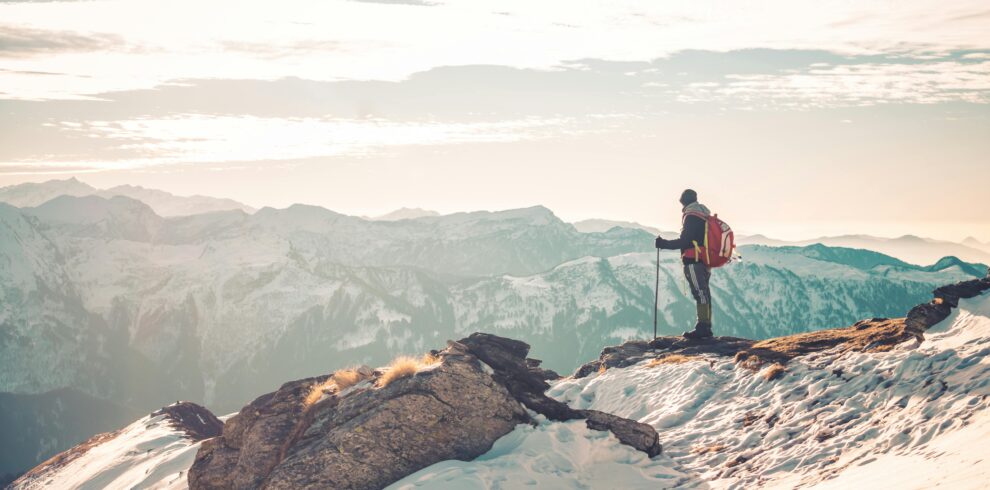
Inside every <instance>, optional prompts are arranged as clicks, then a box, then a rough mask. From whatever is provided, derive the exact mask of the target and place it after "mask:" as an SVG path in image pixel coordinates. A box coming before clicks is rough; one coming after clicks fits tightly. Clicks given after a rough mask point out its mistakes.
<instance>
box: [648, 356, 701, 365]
mask: <svg viewBox="0 0 990 490" xmlns="http://www.w3.org/2000/svg"><path fill="white" fill-rule="evenodd" d="M695 360H698V358H697V357H694V356H685V355H683V354H668V355H666V356H663V357H658V358H656V359H654V360H652V361H650V362H648V363H647V364H646V367H657V366H660V365H663V364H683V363H685V362H688V361H695Z"/></svg>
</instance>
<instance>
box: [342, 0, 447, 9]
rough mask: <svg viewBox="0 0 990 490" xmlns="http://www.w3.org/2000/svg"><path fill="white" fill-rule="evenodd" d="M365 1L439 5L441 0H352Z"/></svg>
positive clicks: (355, 0)
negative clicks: (433, 0) (432, 0)
mask: <svg viewBox="0 0 990 490" xmlns="http://www.w3.org/2000/svg"><path fill="white" fill-rule="evenodd" d="M351 1H354V2H364V3H385V4H391V5H419V6H421V7H432V6H434V5H439V2H427V1H425V0H351Z"/></svg>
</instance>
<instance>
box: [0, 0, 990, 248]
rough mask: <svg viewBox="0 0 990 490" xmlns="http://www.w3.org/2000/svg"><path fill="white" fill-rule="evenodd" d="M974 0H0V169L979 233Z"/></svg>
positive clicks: (983, 56) (340, 198)
mask: <svg viewBox="0 0 990 490" xmlns="http://www.w3.org/2000/svg"><path fill="white" fill-rule="evenodd" d="M988 155H990V5H988V4H987V3H986V1H985V0H980V1H953V2H942V1H936V0H921V1H919V0H914V1H899V2H891V1H883V2H869V1H822V0H817V1H807V2H805V1H795V0H781V1H754V2H738V1H714V2H695V1H693V2H666V1H665V2H660V1H646V0H643V1H635V2H633V1H617V0H610V1H602V2H585V1H574V0H560V1H556V0H555V1H535V0H524V1H523V0H520V1H513V0H498V1H494V0H491V1H490V0H455V1H440V0H436V1H433V0H405V1H402V0H399V1H395V0H392V1H389V0H376V1H368V0H366V1H338V0H305V1H304V0H283V1H279V2H271V1H265V2H248V1H244V0H240V1H216V0H211V1H207V2H203V1H184V0H178V1H176V0H173V1H147V0H121V1H105V0H95V1H78V2H50V1H37V2H10V1H0V185H9V184H16V183H20V182H26V181H41V180H47V179H51V178H67V177H70V176H76V177H78V178H80V179H81V180H83V181H85V182H87V183H90V184H92V185H95V186H98V187H109V186H112V185H118V184H123V183H128V184H136V185H143V186H147V187H154V188H160V189H164V190H167V191H171V192H174V193H177V194H194V193H198V194H207V195H215V196H221V197H230V198H234V199H237V200H240V201H243V202H245V203H247V204H250V205H253V206H257V207H260V206H265V205H271V206H279V207H282V206H287V205H289V204H291V203H294V202H303V203H309V204H318V205H322V206H325V207H328V208H330V209H334V210H336V211H340V212H345V213H351V214H381V213H384V212H386V211H389V210H392V209H395V208H398V207H402V206H408V207H424V208H430V209H436V210H438V211H441V212H452V211H459V210H475V209H502V208H511V207H521V206H529V205H534V204H543V205H546V206H547V207H549V208H551V209H553V210H554V211H555V212H556V213H557V214H558V215H559V216H561V217H562V218H564V219H567V220H577V219H582V218H592V217H594V218H610V219H621V220H634V221H639V222H642V223H646V224H651V225H656V226H659V227H662V228H666V229H672V228H676V227H677V226H678V220H679V209H678V205H677V203H676V199H677V196H678V195H679V193H680V190H681V189H683V188H685V187H693V188H695V189H697V190H698V192H699V194H700V196H701V199H702V201H703V202H706V203H707V204H708V205H709V206H710V207H712V208H713V209H714V210H716V211H718V212H719V213H720V215H721V216H723V217H724V218H726V219H727V220H728V221H729V222H730V223H732V224H733V225H734V226H735V228H737V229H739V230H742V231H745V232H749V233H763V234H766V235H770V236H776V237H782V238H799V237H813V236H820V235H825V234H840V233H864V232H865V233H873V234H878V235H888V236H893V235H901V234H907V233H911V234H917V235H925V236H933V237H938V238H947V239H961V238H963V237H964V236H966V235H974V236H976V237H977V238H979V239H981V240H985V241H990V205H988V202H990V198H988V196H990V191H988V189H990V157H988Z"/></svg>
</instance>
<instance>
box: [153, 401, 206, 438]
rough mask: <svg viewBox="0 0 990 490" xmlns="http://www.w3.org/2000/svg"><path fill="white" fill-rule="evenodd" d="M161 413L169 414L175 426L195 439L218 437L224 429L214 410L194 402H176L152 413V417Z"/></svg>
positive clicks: (168, 416) (169, 418)
mask: <svg viewBox="0 0 990 490" xmlns="http://www.w3.org/2000/svg"><path fill="white" fill-rule="evenodd" d="M159 415H165V416H167V418H168V420H169V421H170V422H171V423H172V425H173V426H174V427H175V428H177V429H180V430H182V431H183V432H185V433H186V435H188V436H189V438H190V439H192V440H194V441H201V440H203V439H209V438H211V437H216V436H218V435H220V432H221V431H223V422H221V421H220V419H218V418H217V417H216V415H213V412H211V411H209V410H208V409H207V408H206V407H203V406H201V405H197V404H195V403H192V402H182V401H180V402H175V404H173V405H169V406H167V407H162V408H161V409H160V410H158V411H155V412H152V413H151V416H152V417H157V416H159Z"/></svg>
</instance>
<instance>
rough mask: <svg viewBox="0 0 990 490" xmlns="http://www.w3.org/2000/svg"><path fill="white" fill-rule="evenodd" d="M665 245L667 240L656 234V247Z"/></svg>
mask: <svg viewBox="0 0 990 490" xmlns="http://www.w3.org/2000/svg"><path fill="white" fill-rule="evenodd" d="M666 246H667V240H664V239H663V237H659V236H658V237H657V248H664V247H666Z"/></svg>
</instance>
